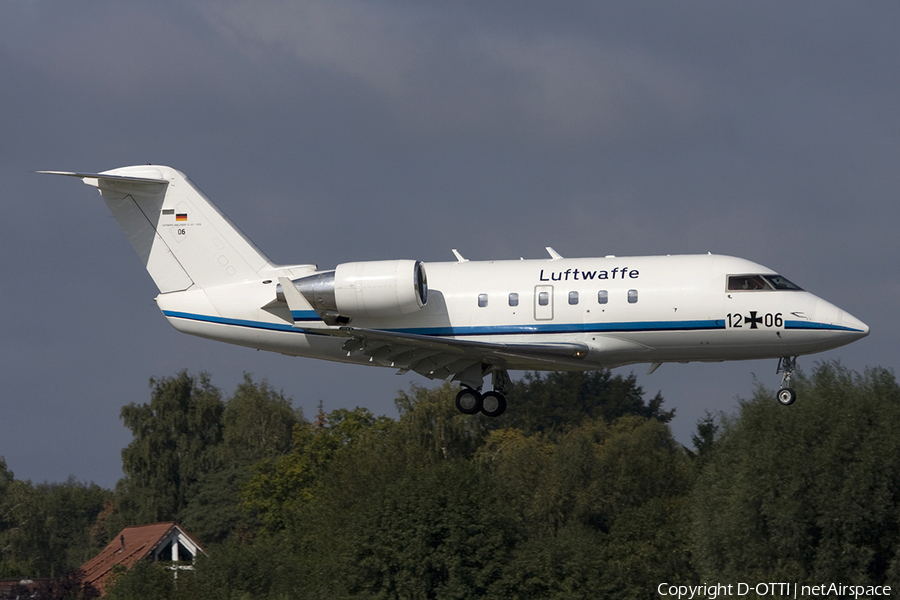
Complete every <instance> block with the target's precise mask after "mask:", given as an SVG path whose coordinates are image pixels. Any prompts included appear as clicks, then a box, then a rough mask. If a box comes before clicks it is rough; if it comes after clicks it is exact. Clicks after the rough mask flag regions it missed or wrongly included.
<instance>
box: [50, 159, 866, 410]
mask: <svg viewBox="0 0 900 600" xmlns="http://www.w3.org/2000/svg"><path fill="white" fill-rule="evenodd" d="M51 173H54V174H58V175H67V176H72V177H79V178H81V179H82V180H83V181H84V182H85V183H87V184H88V185H91V186H94V187H96V188H98V189H99V191H100V193H101V195H102V197H103V199H104V201H105V202H106V203H107V205H108V206H109V208H110V210H111V211H112V213H113V215H114V216H115V217H116V219H117V220H118V222H119V224H120V225H121V227H122V228H123V230H124V231H125V233H126V235H127V237H128V239H129V241H130V242H131V244H132V246H133V247H134V249H135V251H136V252H137V254H138V256H139V257H140V259H141V261H142V262H143V263H144V265H145V267H146V268H147V270H148V272H149V273H150V276H151V277H152V278H153V280H154V282H155V283H156V285H157V287H158V288H159V290H160V294H159V296H158V297H157V303H158V305H159V308H160V309H161V310H162V312H163V314H164V315H165V317H166V319H168V321H169V322H170V323H171V324H172V325H173V326H174V327H175V328H176V329H177V330H179V331H182V332H185V333H189V334H192V335H197V336H201V337H204V338H209V339H212V340H218V341H222V342H227V343H231V344H239V345H242V346H247V347H251V348H257V349H260V350H268V351H272V352H280V353H283V354H288V355H293V356H304V357H311V358H320V359H326V360H333V361H341V362H349V363H358V364H367V365H378V366H386V367H392V368H396V369H399V370H400V371H401V372H406V371H415V372H417V373H419V374H421V375H424V376H426V377H429V378H432V379H453V380H456V381H460V382H461V383H462V384H463V385H464V386H466V387H467V389H468V390H469V391H468V392H466V391H465V390H463V391H462V392H460V396H459V397H458V398H457V406H459V407H460V410H463V412H470V413H471V412H477V411H478V410H481V411H482V412H484V413H485V414H487V415H489V416H496V415H499V414H500V413H502V412H503V410H504V409H505V399H504V398H503V397H502V391H503V390H504V389H509V387H510V385H509V383H510V381H509V376H508V373H507V371H508V370H511V369H514V370H523V369H527V370H591V369H600V368H611V367H616V366H621V365H627V364H633V363H651V364H652V365H653V367H652V368H656V367H657V366H659V365H660V364H662V363H665V362H690V361H724V360H746V359H760V358H779V359H780V360H781V361H782V362H780V363H779V365H780V366H779V368H780V369H782V371H783V372H784V373H785V378H784V379H783V381H782V391H781V392H779V394H781V393H782V392H783V393H784V397H782V396H781V395H779V401H781V402H782V403H783V404H790V403H791V402H793V399H794V397H795V395H794V393H793V391H792V390H790V389H789V388H787V383H789V380H790V372H791V371H792V369H793V368H794V357H796V356H799V355H803V354H811V353H815V352H821V351H824V350H829V349H832V348H837V347H839V346H842V345H844V344H848V343H850V342H852V341H854V340H857V339H859V338H861V337H864V336H866V335H868V333H869V328H868V327H867V326H866V325H865V324H864V323H862V322H861V321H860V320H858V319H856V318H855V317H853V316H851V315H850V314H848V313H847V312H845V311H843V310H841V309H839V308H838V307H836V306H834V305H833V304H830V303H828V302H827V301H825V300H823V299H821V298H819V297H817V296H815V295H813V294H811V293H809V292H807V291H804V290H802V289H800V288H799V287H798V286H796V285H794V284H793V283H791V282H790V281H788V280H787V279H785V278H783V277H781V276H780V275H778V274H777V273H775V272H774V271H772V270H771V269H768V268H766V267H763V266H762V265H759V264H756V263H753V262H750V261H748V260H744V259H741V258H733V257H729V256H720V255H712V254H707V255H684V256H631V257H616V256H606V257H603V258H578V259H567V258H562V257H561V256H560V255H559V254H558V253H556V251H554V250H552V249H550V248H548V251H549V254H550V258H547V259H543V260H499V261H468V260H465V259H464V258H462V256H461V255H459V254H458V253H456V251H454V253H455V254H456V256H457V258H458V260H457V261H455V262H436V263H421V262H419V261H413V260H398V261H367V262H358V263H343V264H340V265H337V267H336V268H335V269H332V270H326V271H322V270H319V269H317V267H316V266H315V265H292V266H285V265H277V264H274V263H272V262H271V261H270V260H269V259H268V258H267V257H266V256H265V255H264V254H263V253H262V252H261V251H260V250H259V249H258V248H257V247H256V246H254V245H253V243H252V242H251V241H250V240H248V239H247V238H246V237H245V236H244V235H243V234H242V233H241V232H240V231H239V230H238V229H237V227H235V226H234V225H233V224H232V223H231V221H229V220H228V219H227V218H226V217H225V216H224V215H223V214H222V213H221V212H220V211H219V210H218V209H217V208H216V207H215V205H214V204H213V203H212V202H211V201H210V200H209V199H208V198H206V196H204V195H203V194H202V193H201V192H200V191H199V190H198V189H197V188H196V187H195V186H194V185H193V183H192V182H191V181H190V180H189V179H188V178H187V177H186V176H185V175H184V174H183V173H181V172H179V171H176V170H175V169H172V168H170V167H164V166H157V165H147V166H137V167H123V168H120V169H115V170H112V171H106V172H104V173H94V174H91V173H71V172H51ZM488 374H490V375H491V376H492V378H493V382H494V383H493V385H494V388H495V391H497V390H498V389H499V391H497V393H496V394H494V396H493V397H491V392H488V393H487V394H484V397H483V398H482V394H481V393H480V392H477V391H476V390H479V389H480V388H481V382H482V380H483V378H484V377H485V376H486V375H488ZM467 394H468V395H467ZM482 400H484V401H485V402H488V400H490V406H491V407H492V408H487V405H482Z"/></svg>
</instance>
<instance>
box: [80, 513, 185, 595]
mask: <svg viewBox="0 0 900 600" xmlns="http://www.w3.org/2000/svg"><path fill="white" fill-rule="evenodd" d="M175 529H177V530H178V532H180V533H181V534H183V535H185V536H186V537H187V538H188V539H190V540H191V541H194V540H193V538H191V537H190V536H189V535H187V534H186V533H185V532H184V530H183V529H181V527H179V526H178V525H177V524H176V523H175V522H174V521H167V522H165V523H154V524H152V525H141V526H138V527H126V528H125V529H123V530H122V532H121V533H120V534H119V535H117V536H116V537H115V538H113V540H112V541H111V542H110V543H109V544H107V545H106V548H104V549H103V550H102V551H101V552H100V554H98V555H97V556H95V557H94V558H92V559H91V560H89V561H87V562H86V563H84V564H83V565H81V570H82V571H84V579H83V580H82V581H83V582H84V583H90V584H91V585H93V586H94V587H95V588H97V590H98V591H99V592H100V594H101V595H102V594H105V593H106V584H107V580H108V579H109V576H110V574H111V573H112V568H113V566H115V565H124V566H125V568H126V569H130V568H131V567H132V566H134V565H135V563H137V562H139V561H141V560H143V559H144V558H146V557H147V556H149V555H150V553H151V552H153V550H154V549H156V547H157V546H159V545H160V544H161V543H162V542H163V541H165V540H166V538H167V537H168V535H169V533H171V532H172V531H173V530H175ZM194 543H195V544H196V545H197V546H198V547H199V546H200V545H199V544H197V543H196V541H194Z"/></svg>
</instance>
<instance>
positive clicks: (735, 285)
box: [728, 275, 771, 292]
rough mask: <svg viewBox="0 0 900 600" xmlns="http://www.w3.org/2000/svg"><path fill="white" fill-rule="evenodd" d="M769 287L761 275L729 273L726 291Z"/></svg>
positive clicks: (765, 288) (766, 288)
mask: <svg viewBox="0 0 900 600" xmlns="http://www.w3.org/2000/svg"><path fill="white" fill-rule="evenodd" d="M768 289H771V288H770V287H769V285H768V284H767V283H766V280H765V279H763V278H762V275H729V276H728V291H729V292H733V291H739V290H768Z"/></svg>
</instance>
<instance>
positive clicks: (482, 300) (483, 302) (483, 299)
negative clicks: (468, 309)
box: [478, 294, 487, 308]
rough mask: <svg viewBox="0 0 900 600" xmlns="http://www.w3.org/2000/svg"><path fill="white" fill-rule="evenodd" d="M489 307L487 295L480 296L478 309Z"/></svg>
mask: <svg viewBox="0 0 900 600" xmlns="http://www.w3.org/2000/svg"><path fill="white" fill-rule="evenodd" d="M485 306H487V294H478V307H479V308H484V307H485Z"/></svg>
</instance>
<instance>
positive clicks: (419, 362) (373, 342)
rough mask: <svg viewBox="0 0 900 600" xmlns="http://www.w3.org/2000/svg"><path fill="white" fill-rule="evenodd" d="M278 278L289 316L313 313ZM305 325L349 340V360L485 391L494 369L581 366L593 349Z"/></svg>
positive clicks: (290, 286)
mask: <svg viewBox="0 0 900 600" xmlns="http://www.w3.org/2000/svg"><path fill="white" fill-rule="evenodd" d="M278 280H279V282H280V283H281V289H282V292H283V293H284V297H285V301H286V302H287V305H288V307H289V308H290V310H291V313H292V314H294V313H295V311H296V313H297V314H300V313H303V314H306V313H307V312H309V310H308V309H310V308H311V307H310V305H309V304H308V303H307V302H306V300H305V299H303V297H302V296H301V295H300V292H299V291H297V288H295V287H294V285H293V284H292V283H291V281H290V280H289V279H287V278H286V277H279V278H278ZM304 325H305V324H299V323H298V322H296V321H295V323H294V326H295V327H298V328H299V329H302V330H303V331H304V332H305V333H307V334H310V335H326V336H332V337H341V338H346V339H345V341H344V344H343V346H342V348H343V349H344V351H345V352H347V355H348V356H353V355H360V354H361V355H363V356H368V357H369V362H371V363H374V364H377V365H381V366H385V367H396V368H398V369H400V372H401V373H405V372H407V371H415V372H416V373H419V374H420V375H424V376H425V377H428V378H429V379H451V378H452V379H453V380H455V381H461V382H462V383H464V384H466V385H470V386H471V387H475V388H478V387H481V382H482V379H483V377H484V375H485V374H486V372H487V371H488V370H490V367H495V368H499V369H516V368H519V369H527V368H535V363H538V364H540V365H542V366H543V365H546V368H548V369H553V368H554V367H555V366H558V365H574V366H578V367H583V360H584V358H585V357H586V356H587V355H588V352H589V350H590V349H589V348H588V346H587V345H586V344H579V343H549V344H548V343H541V344H504V343H495V342H478V341H473V340H460V339H457V338H452V337H446V336H433V335H422V334H417V333H407V332H403V331H392V330H385V329H365V328H362V327H350V326H344V327H307V326H304Z"/></svg>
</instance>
